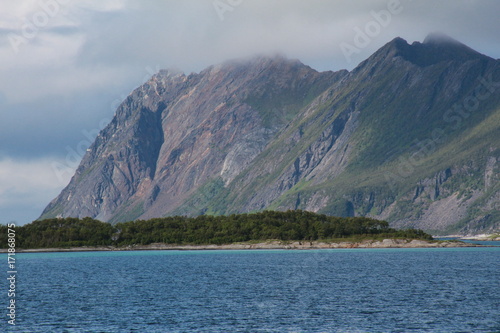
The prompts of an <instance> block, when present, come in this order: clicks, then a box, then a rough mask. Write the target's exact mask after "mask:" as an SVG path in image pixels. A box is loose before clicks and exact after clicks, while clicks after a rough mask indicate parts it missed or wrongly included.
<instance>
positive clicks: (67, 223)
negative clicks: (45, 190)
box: [0, 210, 432, 249]
mask: <svg viewBox="0 0 500 333" xmlns="http://www.w3.org/2000/svg"><path fill="white" fill-rule="evenodd" d="M7 229H8V228H7V226H0V231H1V232H0V235H1V237H2V242H1V244H2V246H1V247H2V248H5V247H6V246H7V239H6V238H7ZM15 231H16V247H17V248H20V249H35V248H65V247H79V246H116V247H124V246H129V245H148V244H153V243H164V244H186V245H210V244H214V245H221V244H232V243H238V242H249V241H266V240H270V239H273V240H280V241H317V240H328V239H353V238H356V239H381V238H405V239H421V240H432V237H431V236H430V235H428V234H426V233H424V232H423V231H421V230H415V229H408V230H395V229H392V228H390V227H389V223H387V222H386V221H379V220H375V219H370V218H366V217H346V218H344V217H333V216H326V215H320V214H315V213H311V212H307V211H300V210H296V211H287V212H278V211H264V212H260V213H253V214H237V215H230V216H209V215H203V216H198V217H183V216H174V217H165V218H155V219H151V220H147V221H144V220H137V221H131V222H124V223H118V224H115V225H112V224H109V223H105V222H101V221H98V220H94V219H91V218H83V219H78V218H62V219H47V220H42V221H34V222H32V223H30V224H27V225H24V226H18V227H16V228H15Z"/></svg>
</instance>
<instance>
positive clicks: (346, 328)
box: [0, 248, 500, 332]
mask: <svg viewBox="0 0 500 333" xmlns="http://www.w3.org/2000/svg"><path fill="white" fill-rule="evenodd" d="M499 258H500V248H463V249H454V248H453V249H452V248H450V249H448V248H444V249H352V250H318V251H313V250H308V251H291V250H286V251H281V250H272V251H271V250H270V251H267V250H255V251H250V250H245V251H142V252H141V251H133V252H85V253H33V254H18V255H17V269H18V274H17V275H18V276H17V278H18V280H17V287H16V288H17V294H16V304H17V307H16V315H17V320H16V322H17V325H16V326H15V327H10V326H9V325H8V324H7V319H8V318H7V317H6V316H5V315H4V316H2V317H4V320H3V322H2V323H1V324H0V331H8V332H10V331H12V332H500V318H499V309H500V285H499V281H500V267H499ZM0 260H3V261H4V262H5V263H6V261H7V258H6V255H2V256H0ZM5 266H6V265H5ZM5 271H6V270H5ZM5 274H7V273H6V272H5ZM4 281H6V280H4ZM4 289H5V290H7V289H8V285H7V282H4ZM3 294H4V296H3V297H2V298H1V299H2V300H3V303H4V304H5V305H7V301H8V300H7V295H6V293H3ZM5 312H6V310H5Z"/></svg>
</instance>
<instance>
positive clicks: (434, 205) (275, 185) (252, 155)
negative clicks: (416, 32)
mask: <svg viewBox="0 0 500 333" xmlns="http://www.w3.org/2000/svg"><path fill="white" fill-rule="evenodd" d="M499 92H500V62H499V61H497V60H493V59H491V58H488V57H486V56H484V55H481V54H479V53H477V52H475V51H474V50H472V49H470V48H468V47H467V46H465V45H463V44H460V43H459V42H457V41H454V40H452V39H450V38H446V37H443V36H435V35H431V36H429V37H428V38H427V39H426V40H425V41H424V43H417V42H416V43H413V44H412V45H409V44H408V43H407V42H406V41H404V40H403V39H400V38H396V39H394V40H393V41H391V42H390V43H388V44H387V45H385V46H384V47H382V48H381V49H380V50H379V51H377V52H376V53H375V54H373V55H372V56H371V57H370V58H368V59H367V60H366V61H364V62H362V63H361V64H360V65H359V66H358V67H356V68H355V69H354V70H353V71H351V72H347V71H340V72H335V73H333V72H324V73H318V72H316V71H314V70H312V69H311V68H309V67H307V66H305V65H303V64H301V63H300V62H298V61H292V60H288V59H285V58H283V57H274V58H265V57H261V58H254V59H249V60H242V61H233V62H227V63H224V64H221V65H217V66H213V67H210V68H207V69H206V70H204V71H202V72H201V73H199V74H191V75H188V76H186V75H184V74H182V73H176V72H169V71H162V72H160V73H159V74H157V75H155V76H154V77H153V78H152V79H151V80H150V81H149V82H147V83H146V84H144V85H143V86H141V87H140V88H138V89H137V90H135V91H134V92H133V93H132V94H131V95H130V96H129V97H128V98H127V99H126V100H125V101H124V103H123V104H122V105H121V106H120V107H119V108H118V110H117V113H116V116H115V118H114V119H113V121H112V122H111V124H110V125H109V126H108V127H107V128H106V129H105V130H104V131H103V132H102V133H101V134H100V136H99V137H98V138H97V140H96V142H95V143H94V144H93V145H92V147H91V148H90V152H89V153H88V154H87V155H86V156H85V157H84V159H83V161H82V163H81V165H80V167H79V168H78V170H77V172H76V174H75V176H74V177H73V179H72V181H71V183H70V184H69V185H68V187H67V188H66V189H65V190H64V191H63V192H62V193H61V194H60V195H59V197H57V198H56V199H54V201H53V202H52V203H51V204H50V205H49V206H48V207H47V208H46V210H45V211H44V213H43V215H42V218H45V217H51V216H58V215H59V216H79V217H83V216H92V217H97V218H99V219H101V220H105V221H124V220H130V219H135V218H150V217H158V216H165V215H173V214H186V215H197V214H207V213H208V214H229V213H235V212H249V211H258V210H262V209H280V210H285V209H306V210H311V211H315V212H322V213H327V214H332V215H343V216H355V215H367V216H372V217H377V218H383V219H387V220H388V221H390V222H391V223H392V224H393V225H394V226H398V227H408V226H412V227H418V228H424V229H426V230H432V231H434V232H443V233H445V232H457V231H460V232H464V233H474V232H488V231H493V230H496V229H498V228H499V227H500V215H499V213H498V212H499V211H500V209H499V208H500V207H499V206H500V185H499V184H500V182H499V180H500V177H499V174H500V173H499V164H500V163H499V161H500V149H499V142H500V140H499V139H500V97H499V96H500V94H499Z"/></svg>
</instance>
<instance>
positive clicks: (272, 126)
mask: <svg viewBox="0 0 500 333" xmlns="http://www.w3.org/2000/svg"><path fill="white" fill-rule="evenodd" d="M343 75H345V73H344V72H340V73H332V72H325V73H318V72H316V71H314V70H313V69H311V68H310V67H308V66H305V65H303V64H302V63H300V62H299V61H295V60H287V59H285V58H283V57H280V56H277V57H274V58H264V57H260V58H254V59H249V60H243V61H233V62H227V63H224V64H221V65H218V66H212V67H210V68H207V69H206V70H204V71H202V72H201V73H199V74H191V75H189V76H186V75H184V74H182V73H177V72H169V71H162V72H160V73H158V74H157V75H155V76H153V78H152V79H151V80H150V81H148V82H147V83H146V84H144V85H143V86H141V87H139V88H138V89H136V90H135V91H134V92H133V93H132V94H131V95H130V96H129V97H127V99H126V100H125V101H124V102H123V104H122V105H121V106H120V107H119V108H118V110H117V112H116V116H115V117H114V119H113V121H112V122H111V124H110V125H109V126H108V127H107V128H106V129H104V130H103V132H102V133H101V134H100V135H99V137H98V138H97V140H96V142H95V143H94V144H93V145H92V146H91V147H90V152H89V153H88V154H87V155H86V156H85V157H84V159H83V161H82V163H81V165H80V167H79V168H78V170H77V172H76V174H75V176H74V177H73V179H72V180H71V183H70V184H69V185H68V187H67V188H66V189H64V190H63V192H62V193H61V195H59V197H58V198H56V199H55V200H54V201H53V202H52V203H51V204H50V205H49V206H48V207H47V209H46V210H45V212H44V214H43V215H42V216H43V217H48V216H77V217H83V216H92V217H96V218H98V219H101V220H104V221H121V220H127V219H133V218H139V217H140V218H149V217H154V216H162V215H164V214H166V213H168V212H169V211H171V210H173V209H175V208H176V207H177V206H178V205H179V204H181V203H182V202H183V201H184V200H185V199H186V197H187V196H188V195H189V194H191V193H192V192H194V191H196V190H197V189H198V188H199V187H200V186H201V185H203V184H205V183H206V182H207V181H210V180H211V179H214V178H219V177H220V178H221V179H222V181H223V182H224V183H226V184H227V183H229V182H231V180H232V179H234V177H235V176H236V175H237V174H238V173H239V172H240V171H241V170H243V169H244V168H246V167H247V165H248V164H249V163H250V162H251V161H252V160H253V158H254V157H255V156H257V155H258V154H259V153H260V152H261V151H262V149H263V148H264V147H265V146H266V144H267V143H268V142H269V140H271V139H272V138H273V136H274V135H275V134H276V133H277V132H278V131H279V130H280V129H281V128H282V127H283V126H285V125H286V124H287V123H288V122H289V121H290V119H293V118H294V117H296V115H297V113H298V112H299V111H300V110H301V109H302V108H303V107H304V106H305V105H307V103H308V102H310V101H311V100H312V99H314V98H315V97H316V96H317V95H318V94H320V93H321V92H323V91H324V90H325V89H326V88H327V87H328V86H329V85H330V84H331V82H334V81H336V80H338V79H339V78H341V77H342V76H343Z"/></svg>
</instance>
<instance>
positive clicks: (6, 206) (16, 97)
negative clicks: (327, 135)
mask: <svg viewBox="0 0 500 333" xmlns="http://www.w3.org/2000/svg"><path fill="white" fill-rule="evenodd" d="M0 1H1V2H0V59H1V60H2V61H1V62H0V115H1V118H0V222H1V223H7V222H11V221H15V222H17V223H18V224H24V223H28V222H31V221H32V220H34V219H36V218H38V217H39V216H40V214H41V212H42V210H43V208H44V207H45V206H46V205H47V204H48V203H49V202H50V200H52V199H53V198H54V197H55V196H57V195H58V194H59V192H60V191H61V190H62V188H63V187H64V186H66V185H67V183H68V182H69V180H70V178H71V176H72V173H73V172H74V170H75V169H76V167H77V166H78V162H79V161H80V159H81V157H82V153H83V152H84V151H85V149H86V148H87V147H88V146H89V145H90V141H91V140H93V137H94V136H95V135H96V134H97V132H98V131H99V130H100V129H101V128H102V127H103V126H105V125H106V124H107V123H108V122H109V121H110V120H111V118H112V117H113V114H114V111H115V109H116V107H117V106H118V104H119V103H120V101H122V100H123V99H124V98H125V97H126V96H127V95H128V94H129V93H130V92H131V90H132V89H134V88H135V87H137V86H138V85H140V84H141V83H143V82H144V81H145V80H147V79H148V78H149V77H150V76H151V75H152V74H154V73H155V72H157V71H158V70H159V69H160V68H172V67H174V68H178V69H180V70H182V71H184V72H186V73H191V72H199V71H200V70H202V69H203V68H205V67H207V66H209V65H211V64H216V63H219V62H222V61H224V60H227V59H232V58H238V57H248V56H251V55H254V54H274V53H276V52H279V53H282V54H285V55H286V56H287V57H289V58H297V59H299V60H301V61H302V62H303V63H305V64H306V65H309V66H311V67H313V68H314V69H316V70H319V71H324V70H340V69H344V68H346V69H349V70H351V69H352V68H354V67H355V66H356V65H357V64H358V63H359V62H361V61H362V60H364V59H366V58H367V57H368V56H369V55H370V54H372V53H373V52H374V51H376V50H377V49H378V48H379V47H381V46H382V45H384V44H385V43H387V42H389V41H390V40H392V39H393V38H395V37H398V36H399V37H402V38H404V39H406V40H407V41H408V42H410V43H411V42H413V41H422V40H423V39H424V38H425V36H426V35H427V34H428V33H430V32H434V31H441V32H443V33H446V34H448V35H450V36H451V37H453V38H455V39H458V40H459V41H461V42H463V43H464V44H467V45H469V46H470V47H472V48H474V49H476V50H477V51H479V52H481V53H484V54H486V55H488V56H490V57H493V58H495V59H498V58H500V33H499V32H500V20H499V19H498V13H500V1H497V0H441V1H434V0H424V1H420V0H413V1H412V0H400V1H399V3H398V1H397V0H380V1H379V0H358V1H347V0H345V1H340V0H323V1H319V0H308V1H304V0H276V1H272V0H175V1H174V0H135V1H132V0H129V1H128V0H99V1H97V0H18V1H7V0H0ZM360 31H362V32H363V31H364V32H365V33H366V32H368V35H366V36H365V39H363V38H362V37H360Z"/></svg>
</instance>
